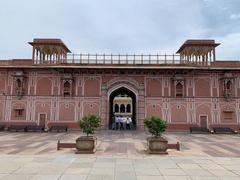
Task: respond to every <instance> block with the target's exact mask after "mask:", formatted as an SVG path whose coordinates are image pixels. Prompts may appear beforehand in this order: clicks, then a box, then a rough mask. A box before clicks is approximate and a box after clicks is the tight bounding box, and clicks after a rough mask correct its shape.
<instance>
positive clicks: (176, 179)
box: [164, 176, 191, 180]
mask: <svg viewBox="0 0 240 180" xmlns="http://www.w3.org/2000/svg"><path fill="white" fill-rule="evenodd" d="M164 180H191V178H190V177H189V176H164Z"/></svg>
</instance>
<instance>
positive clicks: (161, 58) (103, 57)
mask: <svg viewBox="0 0 240 180" xmlns="http://www.w3.org/2000/svg"><path fill="white" fill-rule="evenodd" d="M66 63H73V64H76V63H78V64H146V65H147V64H180V55H176V54H172V55H167V54H165V55H159V54H156V55H151V54H150V55H143V54H141V55H135V54H133V55H129V54H125V55H122V54H119V55H113V54H110V55H109V54H68V55H67V62H66Z"/></svg>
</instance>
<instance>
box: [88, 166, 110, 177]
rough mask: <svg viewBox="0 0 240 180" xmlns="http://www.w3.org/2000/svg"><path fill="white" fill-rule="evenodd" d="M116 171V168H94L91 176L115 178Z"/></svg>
mask: <svg viewBox="0 0 240 180" xmlns="http://www.w3.org/2000/svg"><path fill="white" fill-rule="evenodd" d="M114 171H115V169H114V168H92V170H91V171H90V174H91V175H108V176H114Z"/></svg>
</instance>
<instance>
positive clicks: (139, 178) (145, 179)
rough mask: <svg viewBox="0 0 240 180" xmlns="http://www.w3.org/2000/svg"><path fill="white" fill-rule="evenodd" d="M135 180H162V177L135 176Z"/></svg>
mask: <svg viewBox="0 0 240 180" xmlns="http://www.w3.org/2000/svg"><path fill="white" fill-rule="evenodd" d="M137 180H164V178H163V176H137Z"/></svg>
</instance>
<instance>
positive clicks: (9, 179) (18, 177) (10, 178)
mask: <svg viewBox="0 0 240 180" xmlns="http://www.w3.org/2000/svg"><path fill="white" fill-rule="evenodd" d="M32 177H33V175H27V174H24V175H23V174H9V175H7V176H4V177H3V178H1V180H30V179H31V178H32Z"/></svg>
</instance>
